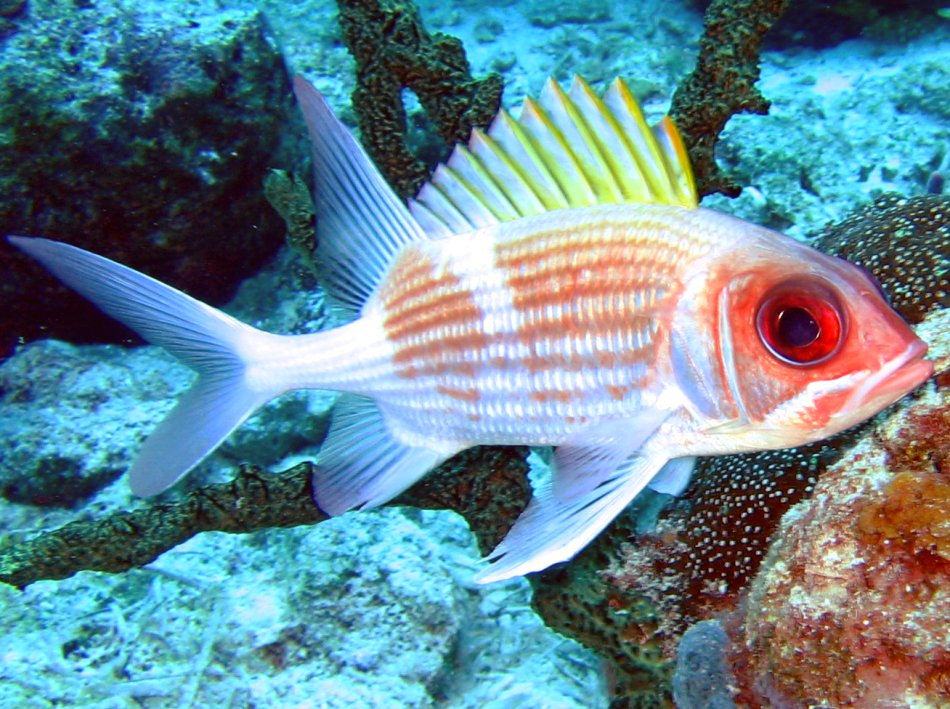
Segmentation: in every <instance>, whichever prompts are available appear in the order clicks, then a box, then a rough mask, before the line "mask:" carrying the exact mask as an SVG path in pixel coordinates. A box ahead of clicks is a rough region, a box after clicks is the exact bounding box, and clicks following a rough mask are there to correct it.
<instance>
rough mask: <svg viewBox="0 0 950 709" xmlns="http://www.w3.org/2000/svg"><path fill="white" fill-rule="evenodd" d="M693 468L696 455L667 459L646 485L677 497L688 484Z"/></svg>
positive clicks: (655, 490) (656, 490)
mask: <svg viewBox="0 0 950 709" xmlns="http://www.w3.org/2000/svg"><path fill="white" fill-rule="evenodd" d="M695 468H696V456H684V457H682V458H673V459H671V460H668V461H666V465H664V466H663V468H662V469H661V470H660V472H658V473H657V474H656V475H654V476H653V479H652V480H650V483H649V485H648V487H649V488H650V489H651V490H653V491H654V492H661V493H663V494H664V495H673V496H674V497H679V496H680V495H682V494H683V491H684V490H685V489H686V487H687V486H688V485H689V481H690V478H691V477H692V475H693V470H694V469H695Z"/></svg>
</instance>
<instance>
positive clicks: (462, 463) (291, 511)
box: [0, 448, 528, 588]
mask: <svg viewBox="0 0 950 709" xmlns="http://www.w3.org/2000/svg"><path fill="white" fill-rule="evenodd" d="M440 471H441V473H440V472H439V471H435V472H433V473H431V474H430V475H429V476H427V478H426V480H425V481H423V482H422V483H419V484H418V485H417V486H415V487H413V488H411V489H410V490H409V491H407V492H406V493H404V494H403V495H402V496H401V497H400V498H399V499H398V500H397V501H396V502H397V503H401V504H411V505H414V506H416V507H421V508H428V507H437V508H442V507H445V506H446V505H448V504H451V505H453V506H454V508H455V509H456V511H457V512H459V513H460V514H462V515H463V516H464V517H466V518H467V519H468V520H469V523H470V524H471V525H472V527H473V528H475V529H477V530H478V537H479V541H480V542H481V544H482V548H483V551H484V550H486V549H487V548H489V547H491V546H493V545H494V544H495V543H497V541H498V539H500V537H501V536H503V534H504V531H506V530H507V526H505V527H504V528H502V526H501V525H503V524H504V520H506V519H513V518H514V517H517V515H518V514H519V513H520V511H521V510H522V509H524V506H525V505H526V504H527V499H528V488H527V483H526V465H525V463H524V458H523V452H522V451H521V450H520V449H517V448H502V449H494V448H475V449H472V450H469V451H466V452H464V453H462V454H460V455H459V456H456V457H455V458H454V459H452V460H450V461H448V462H447V463H446V464H445V465H444V466H442V468H440ZM312 475H313V465H312V464H311V463H302V464H300V465H298V466H295V467H294V468H291V469H290V470H286V471H283V472H282V473H274V474H263V473H262V471H261V470H260V468H257V467H255V466H250V465H246V466H242V467H241V469H240V471H239V472H238V475H237V476H236V477H235V479H234V480H232V481H231V482H228V483H224V484H218V485H206V486H204V487H200V488H198V489H197V490H194V491H192V492H190V493H188V494H187V495H186V496H185V497H184V498H183V499H182V500H180V501H176V502H167V503H157V504H152V505H149V506H147V507H144V508H142V509H138V510H134V511H132V512H122V513H117V514H113V515H110V516H107V517H104V518H102V519H97V520H94V521H91V522H86V521H77V522H72V523H70V524H67V525H65V526H64V527H61V528H60V529H57V530H54V531H51V532H47V533H43V534H40V535H37V536H35V537H33V538H31V539H27V540H25V541H17V542H13V543H10V544H8V545H6V546H5V547H4V548H3V549H2V550H0V582H3V583H8V584H11V585H13V586H17V587H20V588H22V587H24V586H27V585H29V584H31V583H34V582H36V581H38V580H40V579H63V578H68V577H70V576H72V575H73V574H75V573H76V572H78V571H81V570H83V569H91V570H96V571H110V572H121V571H127V570H128V569H131V568H133V567H136V566H142V565H144V564H147V563H149V562H150V561H153V560H154V559H155V558H156V557H158V556H159V555H160V554H161V553H163V552H165V551H167V550H168V549H171V548H172V547H174V546H176V545H178V544H180V543H182V542H183V541H185V540H186V539H189V538H190V537H192V536H194V535H195V534H198V533H200V532H207V531H222V532H252V531H255V530H260V529H267V528H270V527H292V526H296V525H301V524H315V523H317V522H322V521H324V520H326V519H327V515H325V514H324V513H323V511H322V510H320V509H319V508H318V507H317V506H316V505H314V504H313V497H312V488H311V484H310V479H311V477H312ZM450 501H451V502H450Z"/></svg>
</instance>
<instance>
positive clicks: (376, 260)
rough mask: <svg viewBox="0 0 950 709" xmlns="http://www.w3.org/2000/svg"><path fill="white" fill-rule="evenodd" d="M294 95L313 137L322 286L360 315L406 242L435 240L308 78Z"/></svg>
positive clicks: (297, 82)
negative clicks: (431, 238)
mask: <svg viewBox="0 0 950 709" xmlns="http://www.w3.org/2000/svg"><path fill="white" fill-rule="evenodd" d="M294 92H295V93H296V95H297V101H298V102H299V104H300V108H301V110H302V111H303V115H304V119H305V121H306V123H307V130H308V132H309V134H310V142H311V151H312V155H313V163H314V201H315V206H316V214H317V256H318V258H317V262H318V264H319V271H320V278H321V283H322V284H323V285H324V288H325V289H326V291H327V295H328V296H329V300H330V304H331V306H332V307H333V309H334V311H335V312H336V313H338V314H339V315H341V316H343V317H346V318H349V319H352V318H354V317H356V316H357V315H359V313H360V310H361V309H362V307H363V305H364V303H365V302H366V301H367V300H368V299H369V297H370V295H372V293H373V292H374V291H375V289H376V287H377V285H378V284H379V283H380V281H381V280H382V278H383V276H384V275H385V274H386V272H387V270H388V269H389V266H390V265H391V264H392V262H393V261H394V260H395V257H396V254H397V253H398V252H399V251H400V249H402V247H403V246H405V245H406V244H409V243H412V242H415V241H420V240H423V239H426V238H428V237H427V235H426V233H425V231H423V229H422V228H421V227H420V226H419V224H418V223H417V222H416V220H415V219H414V218H413V216H412V215H411V214H410V212H409V210H408V208H407V207H406V205H405V204H404V203H403V202H402V200H401V199H400V198H399V197H398V195H396V193H395V192H394V191H393V189H392V188H391V187H390V186H389V184H388V183H387V182H386V180H385V179H384V178H383V176H382V175H381V174H380V172H379V170H378V169H377V168H376V166H375V165H374V164H373V161H372V160H371V159H370V157H369V156H368V155H367V154H366V151H364V150H363V148H362V147H361V146H360V144H359V143H358V142H357V140H356V139H355V138H354V137H353V135H352V134H351V133H350V132H349V130H347V128H346V127H345V126H344V125H343V124H342V123H341V122H340V120H339V119H338V118H337V117H336V116H335V115H334V114H333V111H332V110H331V109H330V107H329V105H328V104H327V102H326V100H325V99H324V98H323V96H322V95H321V94H320V93H319V92H318V91H317V90H316V89H315V88H314V87H313V86H312V85H310V83H308V82H307V81H306V80H305V79H303V78H302V77H300V76H297V77H295V78H294Z"/></svg>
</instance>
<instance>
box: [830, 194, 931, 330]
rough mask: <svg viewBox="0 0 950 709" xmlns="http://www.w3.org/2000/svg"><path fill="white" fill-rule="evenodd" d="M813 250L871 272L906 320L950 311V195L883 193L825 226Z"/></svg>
mask: <svg viewBox="0 0 950 709" xmlns="http://www.w3.org/2000/svg"><path fill="white" fill-rule="evenodd" d="M815 246H816V247H817V248H819V249H821V250H822V251H825V252H827V253H830V254H834V255H835V256H841V257H842V258H845V259H847V260H849V261H851V262H853V263H857V264H860V265H862V266H864V267H865V268H867V269H868V270H869V271H871V273H872V274H873V275H874V276H875V277H876V278H877V279H878V281H880V282H881V284H882V287H883V288H884V291H885V293H887V296H888V300H889V301H890V303H891V305H892V306H893V307H894V309H895V310H897V311H898V312H899V313H900V314H901V315H902V316H904V318H905V319H907V320H908V321H909V322H912V323H918V322H920V321H921V320H923V319H924V316H925V315H926V314H927V313H929V312H931V311H933V310H935V309H937V308H947V307H950V197H946V196H941V195H921V196H917V197H902V196H901V195H898V194H893V193H887V194H883V195H881V196H880V197H878V198H877V199H876V200H874V202H873V203H872V204H868V205H865V206H864V207H861V208H859V209H857V210H855V211H854V212H853V213H852V214H850V215H849V216H848V217H847V218H846V219H844V221H842V222H840V223H838V224H836V225H834V226H830V227H827V228H826V229H825V232H824V233H823V234H822V235H821V236H820V237H819V238H818V239H817V240H816V241H815Z"/></svg>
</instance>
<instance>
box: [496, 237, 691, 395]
mask: <svg viewBox="0 0 950 709" xmlns="http://www.w3.org/2000/svg"><path fill="white" fill-rule="evenodd" d="M637 226H638V229H639V230H638V232H637V234H633V233H632V232H630V231H629V230H628V229H625V228H617V226H616V225H609V224H608V225H603V226H602V227H600V228H599V231H597V232H595V231H593V229H597V228H598V227H596V226H592V227H591V231H589V232H587V233H586V234H584V233H581V234H578V233H570V232H567V231H556V230H552V231H549V232H544V233H538V234H534V235H531V236H527V237H523V238H520V239H516V240H512V241H507V242H502V243H499V244H498V245H497V246H496V249H495V264H496V267H497V268H499V269H501V270H502V272H503V273H504V274H505V276H506V277H505V283H506V285H507V286H508V288H510V289H511V292H512V304H513V306H514V308H515V310H516V311H518V312H519V313H520V314H521V317H520V321H521V325H520V326H519V329H518V340H519V341H520V342H522V343H524V344H525V345H527V346H528V347H529V348H531V349H532V351H533V354H531V355H529V356H528V357H526V358H525V359H524V361H523V362H522V365H523V366H525V367H526V368H527V369H528V370H529V371H531V372H539V371H544V370H547V369H552V368H558V369H564V370H568V371H578V370H581V369H585V368H592V369H596V368H599V369H611V368H614V367H620V366H630V365H638V364H646V365H649V364H651V363H652V362H653V361H654V360H655V358H656V354H657V338H656V337H655V336H653V335H655V332H649V333H647V336H646V337H643V336H642V333H643V330H644V328H645V326H646V325H647V324H648V323H651V322H652V323H657V320H658V318H659V319H662V318H665V317H669V314H668V313H667V312H666V310H667V309H666V308H664V307H663V301H664V300H666V299H667V298H668V297H669V296H673V295H675V291H678V290H679V284H678V281H677V279H676V276H677V269H678V264H679V263H680V262H681V261H682V260H683V258H684V257H685V256H687V255H688V253H689V251H688V248H689V245H690V244H689V242H690V239H689V238H688V235H683V238H682V239H680V240H679V241H680V242H681V244H680V243H677V240H676V239H668V238H664V239H663V240H660V239H658V238H656V236H655V235H661V234H662V235H664V236H665V235H667V234H669V232H670V227H669V226H668V225H666V224H664V223H663V222H661V221H644V222H642V223H640V224H638V225H637ZM638 300H639V308H638V306H637V301H638ZM668 302H669V301H668ZM658 307H659V308H661V310H659V311H658ZM655 326H656V325H654V328H653V330H654V331H655ZM589 336H590V337H594V338H596V339H598V340H606V341H609V342H619V343H630V345H632V346H630V345H624V346H622V347H616V348H612V349H604V350H602V351H596V352H593V353H590V354H578V353H572V352H560V353H552V354H537V353H538V352H547V349H548V348H545V347H544V346H543V345H544V344H545V343H549V344H551V345H555V344H557V345H559V344H561V343H562V342H563V340H564V338H565V337H567V338H577V339H578V340H580V339H581V338H586V337H589ZM640 384H642V383H641V382H635V383H631V385H633V386H636V385H640ZM608 391H609V393H610V395H611V396H613V397H614V398H617V399H620V398H623V396H624V395H625V394H627V393H628V392H629V391H630V387H629V386H628V387H626V388H614V389H612V390H608Z"/></svg>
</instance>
